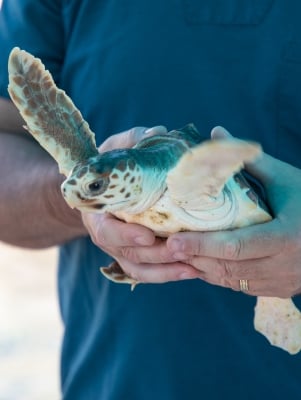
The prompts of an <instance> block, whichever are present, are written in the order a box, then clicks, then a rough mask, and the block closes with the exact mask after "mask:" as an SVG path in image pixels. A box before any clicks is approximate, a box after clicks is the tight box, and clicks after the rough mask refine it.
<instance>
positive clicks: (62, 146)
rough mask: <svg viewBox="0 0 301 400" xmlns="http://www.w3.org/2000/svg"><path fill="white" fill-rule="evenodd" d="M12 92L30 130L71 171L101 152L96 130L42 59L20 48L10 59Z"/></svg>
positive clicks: (15, 50) (15, 49) (10, 86)
mask: <svg viewBox="0 0 301 400" xmlns="http://www.w3.org/2000/svg"><path fill="white" fill-rule="evenodd" d="M8 72H9V86H8V92H9V94H10V96H11V99H12V101H13V102H14V103H15V105H16V106H17V108H18V109H19V111H20V114H21V115H22V117H23V118H24V120H25V122H26V124H27V127H26V128H27V130H28V131H29V132H30V133H31V134H32V135H33V136H34V138H35V139H36V140H37V141H38V142H39V143H40V144H41V146H42V147H44V149H45V150H46V151H47V152H48V153H50V155H51V156H52V157H53V158H54V159H55V160H56V162H57V163H58V165H59V169H60V172H61V173H63V174H64V175H68V173H69V172H70V171H71V169H72V168H73V167H74V165H75V164H77V163H79V162H81V161H84V160H87V159H88V158H89V157H92V156H94V155H97V154H98V151H97V148H96V145H95V138H94V133H93V132H91V130H90V128H89V125H88V123H87V122H86V121H84V119H83V117H82V115H81V113H80V111H79V110H78V109H77V108H76V107H75V105H74V104H73V102H72V100H71V99H70V98H69V97H68V96H67V95H66V93H65V92H64V91H63V90H61V89H58V88H57V87H56V85H55V83H54V81H53V79H52V76H51V74H50V73H49V71H46V70H45V67H44V65H43V64H42V62H41V60H39V59H38V58H35V57H33V56H32V55H31V54H29V53H27V52H26V51H24V50H20V49H19V48H17V47H16V48H14V49H13V50H12V51H11V54H10V57H9V61H8Z"/></svg>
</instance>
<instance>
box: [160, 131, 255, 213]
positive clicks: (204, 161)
mask: <svg viewBox="0 0 301 400" xmlns="http://www.w3.org/2000/svg"><path fill="white" fill-rule="evenodd" d="M260 154H261V148H260V146H259V145H258V144H255V143H249V142H245V141H242V140H238V139H219V140H211V141H206V142H203V143H202V144H200V145H198V146H196V147H194V148H192V149H191V150H190V151H187V152H186V153H185V154H184V155H183V156H182V157H181V159H180V160H179V162H178V163H177V164H176V166H175V167H174V168H173V169H172V170H170V171H169V173H168V175H167V179H166V181H167V185H168V190H169V191H170V196H171V198H172V199H173V201H174V202H175V203H176V204H177V205H179V206H181V207H183V208H184V209H185V210H204V209H205V208H206V204H210V203H212V201H215V200H216V198H217V197H218V196H219V195H220V193H221V191H222V189H223V188H224V186H225V184H226V182H227V181H228V180H229V179H230V178H231V177H232V176H233V174H234V173H236V172H238V171H239V170H240V169H241V168H242V167H243V164H244V163H245V162H250V161H253V160H254V159H255V158H256V157H258V156H259V155H260Z"/></svg>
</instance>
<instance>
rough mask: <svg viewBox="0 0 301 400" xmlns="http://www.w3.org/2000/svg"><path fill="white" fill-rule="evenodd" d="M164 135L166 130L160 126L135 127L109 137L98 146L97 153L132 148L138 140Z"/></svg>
mask: <svg viewBox="0 0 301 400" xmlns="http://www.w3.org/2000/svg"><path fill="white" fill-rule="evenodd" d="M165 133H167V129H166V127H165V126H162V125H158V126H154V127H152V128H145V127H135V128H132V129H129V130H128V131H124V132H121V133H117V134H116V135H112V136H110V137H109V138H108V139H106V140H105V141H104V142H103V143H102V144H101V146H99V148H98V151H99V152H100V153H103V152H105V151H109V150H113V149H121V148H129V147H133V146H134V145H135V144H137V143H138V142H140V140H142V139H145V138H146V137H148V136H153V135H158V134H165Z"/></svg>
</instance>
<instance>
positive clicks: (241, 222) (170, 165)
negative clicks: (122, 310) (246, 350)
mask: <svg viewBox="0 0 301 400" xmlns="http://www.w3.org/2000/svg"><path fill="white" fill-rule="evenodd" d="M8 71H9V87H8V91H9V94H10V96H11V99H12V100H13V102H14V103H15V105H16V106H17V108H18V109H19V111H20V113H21V115H22V117H23V118H24V120H25V122H26V128H27V129H28V131H29V132H30V133H31V134H32V136H33V137H34V138H35V139H36V140H37V141H38V142H39V143H40V144H41V146H42V147H43V148H44V149H45V150H46V151H47V152H48V153H49V154H50V155H51V156H52V157H53V158H54V159H55V160H56V162H57V163H58V166H59V169H60V172H61V173H62V174H64V175H65V176H66V180H65V181H64V182H63V184H62V194H63V196H64V198H65V200H66V201H67V203H68V204H69V205H70V206H71V207H75V208H77V209H79V210H81V211H82V212H86V211H89V212H96V213H104V212H107V213H111V214H113V215H115V216H117V217H118V218H120V219H123V220H125V221H127V222H134V223H139V224H142V225H145V226H147V227H149V228H150V229H152V230H153V231H154V232H155V233H156V235H158V236H162V237H167V236H168V235H169V234H171V233H173V232H179V231H210V230H211V231H214V230H223V229H235V228H239V227H244V226H248V225H252V224H258V223H265V222H268V221H270V220H271V218H272V217H271V215H270V213H269V212H268V209H267V207H266V206H265V204H264V203H263V201H262V200H261V198H260V197H259V196H258V195H257V193H256V192H255V191H254V190H253V189H252V187H251V186H250V185H249V183H248V182H247V181H246V180H245V179H244V177H243V175H242V174H241V173H240V170H241V169H242V168H243V165H244V163H247V162H252V161H254V160H255V159H256V158H258V157H260V155H261V148H260V146H259V145H258V144H256V143H249V142H245V141H241V140H238V139H219V140H204V138H203V137H201V135H200V134H199V132H198V131H197V129H196V128H195V126H194V125H193V124H189V125H186V126H185V127H183V128H181V129H177V130H173V131H170V132H168V133H167V134H159V135H155V136H151V137H147V138H145V139H143V140H142V141H140V142H139V143H137V145H136V146H134V147H133V148H131V149H116V150H112V151H109V152H105V153H101V154H100V153H99V152H98V150H97V147H96V144H95V137H94V134H93V132H91V130H90V128H89V125H88V123H87V122H86V121H84V119H83V117H82V115H81V113H80V111H79V110H78V109H77V108H76V107H75V105H74V104H73V102H72V100H71V99H70V98H69V97H68V96H67V95H66V93H65V92H64V91H63V90H61V89H59V88H57V86H56V85H55V83H54V81H53V79H52V77H51V74H50V73H49V72H48V71H46V70H45V67H44V65H43V64H42V62H41V60H39V59H37V58H35V57H33V56H32V55H31V54H29V53H27V52H26V51H23V50H20V49H19V48H14V49H13V50H12V52H11V54H10V57H9V62H8ZM101 271H102V273H103V274H104V275H105V276H106V277H107V278H109V279H111V280H113V281H114V282H118V283H129V284H131V285H132V287H134V286H135V285H136V284H137V283H138V282H136V281H134V280H133V279H132V278H131V277H129V276H127V275H126V274H125V273H124V271H123V270H122V268H121V267H120V266H119V265H118V264H117V263H116V262H115V263H113V264H112V265H110V266H109V267H107V268H101ZM254 324H255V329H257V330H258V331H259V332H261V333H262V334H263V335H265V336H266V337H267V339H268V340H269V341H270V343H271V344H273V345H275V346H278V347H280V348H282V349H284V350H286V351H288V352H289V353H291V354H296V353H297V352H299V351H300V350H301V313H300V312H299V310H298V309H297V308H296V307H295V305H294V303H293V302H292V300H291V299H277V298H267V297H259V298H258V300H257V305H256V308H255V319H254Z"/></svg>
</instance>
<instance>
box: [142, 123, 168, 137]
mask: <svg viewBox="0 0 301 400" xmlns="http://www.w3.org/2000/svg"><path fill="white" fill-rule="evenodd" d="M145 133H146V134H147V135H151V134H157V135H163V134H165V133H167V128H166V127H165V126H163V125H158V126H153V127H152V128H148V129H146V131H145Z"/></svg>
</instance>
